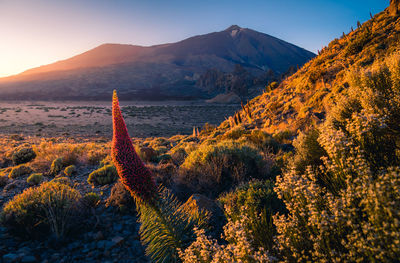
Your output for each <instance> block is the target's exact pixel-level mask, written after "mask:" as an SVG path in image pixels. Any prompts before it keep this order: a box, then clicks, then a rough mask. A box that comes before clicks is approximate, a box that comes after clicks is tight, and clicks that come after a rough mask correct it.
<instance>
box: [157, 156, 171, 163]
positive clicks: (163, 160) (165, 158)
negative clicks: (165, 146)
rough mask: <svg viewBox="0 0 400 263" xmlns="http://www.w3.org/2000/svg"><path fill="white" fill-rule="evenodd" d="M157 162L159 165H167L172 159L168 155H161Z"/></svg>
mask: <svg viewBox="0 0 400 263" xmlns="http://www.w3.org/2000/svg"><path fill="white" fill-rule="evenodd" d="M157 159H158V162H159V163H168V162H170V161H172V157H171V155H169V154H162V155H160V156H158V158H157Z"/></svg>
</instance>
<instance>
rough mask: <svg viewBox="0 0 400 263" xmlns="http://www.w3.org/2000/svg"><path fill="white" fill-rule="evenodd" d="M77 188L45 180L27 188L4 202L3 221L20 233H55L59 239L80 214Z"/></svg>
mask: <svg viewBox="0 0 400 263" xmlns="http://www.w3.org/2000/svg"><path fill="white" fill-rule="evenodd" d="M79 199H80V194H79V192H78V191H77V190H75V189H73V188H71V187H69V186H67V185H64V184H60V183H55V182H45V183H43V184H41V185H40V186H39V187H32V188H28V189H26V190H25V191H24V192H23V193H21V194H19V195H16V196H14V198H13V199H12V200H10V201H9V202H8V203H6V204H5V206H4V209H3V213H2V222H3V224H4V225H5V226H6V227H8V228H10V229H11V230H13V231H16V232H17V233H20V234H29V235H35V236H36V235H43V233H48V232H52V233H53V234H54V235H55V236H56V237H57V238H62V237H63V236H64V235H65V234H67V233H68V232H69V231H70V230H71V227H72V226H73V223H74V222H76V220H73V219H74V216H76V215H77V214H78V213H79V210H78V201H79Z"/></svg>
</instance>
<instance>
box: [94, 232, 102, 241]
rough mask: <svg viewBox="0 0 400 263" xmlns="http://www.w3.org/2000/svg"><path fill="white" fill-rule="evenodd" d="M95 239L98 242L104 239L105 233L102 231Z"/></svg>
mask: <svg viewBox="0 0 400 263" xmlns="http://www.w3.org/2000/svg"><path fill="white" fill-rule="evenodd" d="M94 239H96V240H102V239H104V235H103V232H101V231H99V232H97V233H96V235H95V236H94Z"/></svg>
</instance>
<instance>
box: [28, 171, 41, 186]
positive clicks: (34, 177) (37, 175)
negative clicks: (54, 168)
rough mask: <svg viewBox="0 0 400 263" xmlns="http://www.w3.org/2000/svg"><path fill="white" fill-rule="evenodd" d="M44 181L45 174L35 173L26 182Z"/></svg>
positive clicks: (36, 182)
mask: <svg viewBox="0 0 400 263" xmlns="http://www.w3.org/2000/svg"><path fill="white" fill-rule="evenodd" d="M42 181H43V174H41V173H33V174H31V175H30V176H29V177H28V178H27V179H26V182H27V183H28V184H29V185H38V184H40V183H41V182H42Z"/></svg>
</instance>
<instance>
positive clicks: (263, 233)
mask: <svg viewBox="0 0 400 263" xmlns="http://www.w3.org/2000/svg"><path fill="white" fill-rule="evenodd" d="M273 187H274V186H273V183H272V182H271V181H269V180H266V181H258V180H254V181H251V182H249V183H246V184H242V185H240V186H239V187H237V188H236V189H235V190H234V191H232V192H229V193H226V194H224V195H222V196H221V197H220V198H219V201H220V202H221V203H222V205H223V206H224V207H225V214H226V216H227V218H228V219H230V220H232V221H233V222H236V221H238V220H240V219H241V218H242V217H243V216H244V215H245V216H246V217H247V220H246V222H244V225H243V227H244V228H245V230H246V231H247V232H251V233H252V236H253V246H254V247H263V248H264V249H266V250H269V251H270V250H271V249H272V248H273V237H274V235H275V234H276V229H275V226H274V225H273V223H272V215H274V214H275V213H277V212H284V210H285V209H284V204H283V202H282V201H281V200H279V199H278V196H277V195H276V193H275V192H274V190H273Z"/></svg>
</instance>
